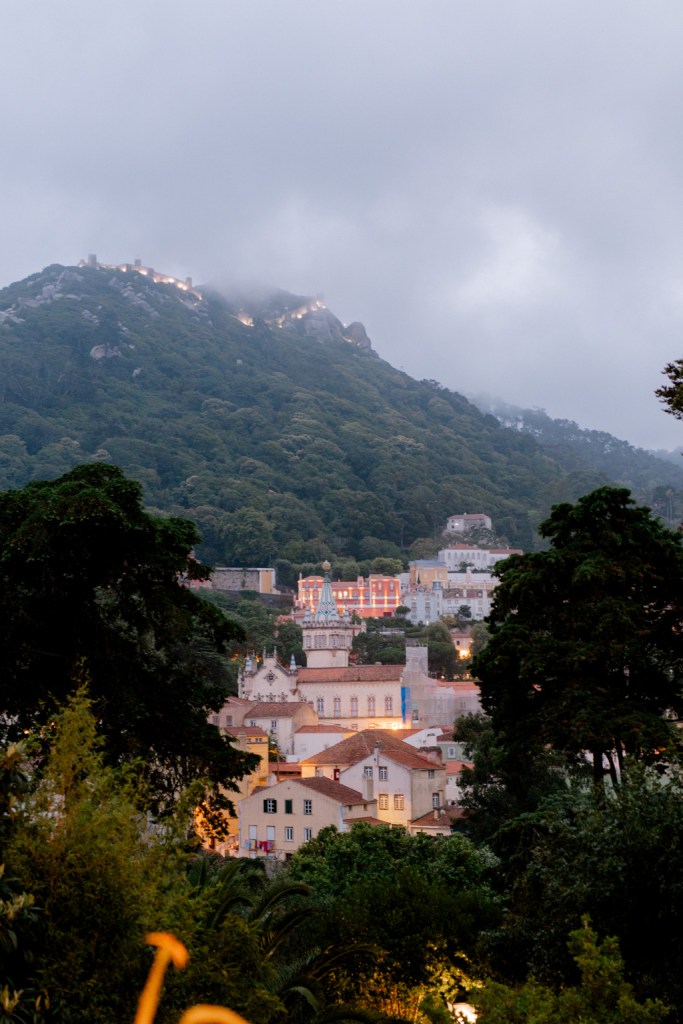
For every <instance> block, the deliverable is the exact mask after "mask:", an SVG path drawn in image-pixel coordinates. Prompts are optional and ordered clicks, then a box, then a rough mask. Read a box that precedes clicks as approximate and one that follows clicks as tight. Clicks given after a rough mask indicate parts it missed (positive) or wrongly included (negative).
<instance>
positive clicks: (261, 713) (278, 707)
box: [245, 700, 309, 718]
mask: <svg viewBox="0 0 683 1024" xmlns="http://www.w3.org/2000/svg"><path fill="white" fill-rule="evenodd" d="M308 707H309V705H308V704H307V702H306V701H305V700H283V701H267V700H257V701H253V702H250V707H249V709H248V710H247V711H245V717H250V718H293V717H294V715H295V714H296V713H297V711H300V710H301V708H307V709H308Z"/></svg>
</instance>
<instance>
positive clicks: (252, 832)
mask: <svg viewBox="0 0 683 1024" xmlns="http://www.w3.org/2000/svg"><path fill="white" fill-rule="evenodd" d="M249 838H250V839H256V825H250V826H249Z"/></svg>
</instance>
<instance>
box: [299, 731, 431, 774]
mask: <svg viewBox="0 0 683 1024" xmlns="http://www.w3.org/2000/svg"><path fill="white" fill-rule="evenodd" d="M377 743H379V744H380V746H381V750H382V753H381V756H382V758H387V759H388V760H390V761H394V762H395V763H397V764H401V765H403V766H404V767H406V768H435V767H436V765H435V764H434V762H433V761H430V760H429V759H428V758H426V757H423V756H422V754H418V752H417V751H416V750H415V748H414V747H411V746H410V745H409V744H408V743H404V741H403V740H399V739H395V738H394V736H393V735H392V732H391V730H389V729H363V731H362V732H357V733H354V734H353V736H349V737H348V738H347V739H345V740H342V741H341V743H335V744H334V746H332V747H328V748H327V750H321V751H320V753H319V754H313V755H312V757H307V758H305V760H303V761H302V762H301V763H302V764H306V765H324V764H331V765H340V766H341V765H353V764H357V763H358V761H363V760H364V759H365V758H366V757H367V756H368V755H369V754H372V753H373V751H374V749H375V744H377Z"/></svg>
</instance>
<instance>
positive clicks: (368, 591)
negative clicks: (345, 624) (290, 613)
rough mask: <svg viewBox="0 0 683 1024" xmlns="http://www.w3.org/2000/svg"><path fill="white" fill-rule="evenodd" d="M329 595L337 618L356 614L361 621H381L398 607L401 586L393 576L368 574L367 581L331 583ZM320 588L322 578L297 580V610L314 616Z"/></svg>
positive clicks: (360, 579)
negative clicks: (334, 604)
mask: <svg viewBox="0 0 683 1024" xmlns="http://www.w3.org/2000/svg"><path fill="white" fill-rule="evenodd" d="M331 586H332V594H333V596H334V600H335V601H336V603H337V611H338V612H339V614H340V615H343V614H344V612H346V611H348V613H349V614H350V615H351V614H353V613H354V612H355V614H356V615H359V616H360V617H361V618H365V619H367V618H374V617H377V618H381V617H382V616H384V615H389V616H390V615H395V614H396V609H397V608H398V607H399V605H400V604H401V584H400V582H399V580H398V579H397V577H396V576H380V575H379V574H375V573H371V574H370V575H369V576H368V578H367V580H366V579H364V578H363V576H359V577H358V579H357V580H354V581H353V582H347V581H345V580H333V581H331ZM322 588H323V577H322V576H306V577H301V576H300V577H299V594H298V598H297V610H298V611H300V612H305V611H306V610H307V609H308V611H309V612H310V613H311V614H312V615H313V614H314V613H315V612H316V610H317V608H318V603H319V601H320V595H321V593H322Z"/></svg>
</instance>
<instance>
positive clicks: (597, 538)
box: [473, 487, 683, 783]
mask: <svg viewBox="0 0 683 1024" xmlns="http://www.w3.org/2000/svg"><path fill="white" fill-rule="evenodd" d="M540 532H541V535H542V536H543V537H545V538H547V539H548V540H549V542H550V548H549V550H547V551H542V552H535V553H532V554H527V555H523V556H516V557H512V558H510V559H508V560H507V561H506V562H505V563H504V565H503V566H502V567H501V569H500V571H499V575H500V580H501V582H500V585H499V586H498V587H497V589H496V592H495V598H494V605H493V611H492V614H491V617H490V622H491V629H492V636H491V640H490V642H489V644H488V646H487V647H486V648H485V650H484V651H482V652H481V653H480V654H479V656H478V657H477V658H476V659H475V662H474V666H473V668H474V671H475V672H476V674H477V675H478V676H479V678H480V680H481V692H482V704H483V706H484V709H485V710H486V711H487V712H488V713H489V714H490V715H491V718H492V722H493V727H494V729H495V730H496V732H497V733H498V735H499V737H500V739H501V741H502V743H503V746H504V747H505V748H506V751H507V756H508V757H509V758H510V759H511V763H517V764H519V765H521V764H522V762H524V761H525V760H526V759H527V757H528V755H529V752H530V751H540V750H543V749H544V748H545V747H546V746H547V745H548V744H550V745H551V746H552V747H553V748H554V749H555V750H558V751H561V752H563V754H564V755H566V757H567V758H568V759H569V760H572V759H579V760H580V759H581V758H582V757H583V753H584V752H585V751H589V752H590V754H591V755H592V762H593V774H594V779H595V781H596V782H600V781H602V779H603V776H604V774H605V772H606V771H607V770H609V773H610V775H611V777H612V779H613V781H614V782H615V783H617V782H618V778H619V775H620V773H623V770H624V758H625V756H626V755H632V756H635V757H638V758H641V759H643V760H645V761H654V760H656V759H657V758H658V757H660V756H661V754H662V750H663V748H666V756H667V757H670V756H671V752H672V749H673V747H674V745H675V739H674V731H673V729H672V727H671V725H670V723H669V722H667V721H666V719H665V717H664V716H665V714H666V713H667V712H668V711H670V710H673V711H674V712H676V713H678V714H680V712H681V711H683V691H682V689H681V679H682V678H683V677H682V670H683V664H682V660H681V654H682V651H681V644H680V637H679V631H680V621H681V613H682V611H683V550H682V548H681V541H680V537H679V535H678V534H676V533H674V532H672V531H670V530H668V529H666V528H665V527H663V526H662V525H660V523H659V522H658V521H657V520H655V519H654V518H653V517H652V515H651V514H650V512H649V510H648V509H646V508H641V507H638V506H635V505H634V503H633V501H632V500H631V498H630V496H629V493H628V491H626V490H622V489H619V488H609V487H604V488H600V489H599V490H597V491H593V492H592V493H591V494H589V495H587V496H586V497H584V498H581V499H580V500H579V501H578V502H577V504H576V505H568V504H563V505H557V506H555V507H554V508H553V511H552V514H551V516H550V517H549V518H548V519H547V520H546V521H545V522H544V523H542V524H541V527H540ZM606 765H607V766H609V768H606V767H605V766H606Z"/></svg>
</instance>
